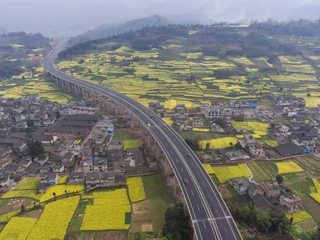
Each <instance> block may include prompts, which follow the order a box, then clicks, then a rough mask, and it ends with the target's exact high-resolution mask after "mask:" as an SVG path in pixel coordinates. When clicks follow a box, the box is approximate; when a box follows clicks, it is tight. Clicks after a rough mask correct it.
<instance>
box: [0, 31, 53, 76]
mask: <svg viewBox="0 0 320 240" xmlns="http://www.w3.org/2000/svg"><path fill="white" fill-rule="evenodd" d="M49 42H50V39H48V38H46V37H43V36H42V35H41V34H26V33H25V32H14V33H8V34H3V35H0V79H3V78H8V77H11V76H14V75H18V74H20V73H22V72H24V70H23V69H22V68H21V67H22V66H26V67H33V66H39V65H40V60H41V58H42V57H43V56H44V55H45V54H46V52H47V50H48V49H49V48H50V45H49Z"/></svg>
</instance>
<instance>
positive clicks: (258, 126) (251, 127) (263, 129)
mask: <svg viewBox="0 0 320 240" xmlns="http://www.w3.org/2000/svg"><path fill="white" fill-rule="evenodd" d="M232 126H233V127H234V128H235V129H240V128H241V129H246V130H248V131H255V133H256V134H259V135H266V133H267V132H268V128H269V127H270V125H269V124H268V123H261V122H232Z"/></svg>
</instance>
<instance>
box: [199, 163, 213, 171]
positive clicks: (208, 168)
mask: <svg viewBox="0 0 320 240" xmlns="http://www.w3.org/2000/svg"><path fill="white" fill-rule="evenodd" d="M202 166H203V167H204V169H205V170H206V171H207V173H208V174H215V171H214V170H213V168H212V167H211V165H210V164H207V163H205V164H202Z"/></svg>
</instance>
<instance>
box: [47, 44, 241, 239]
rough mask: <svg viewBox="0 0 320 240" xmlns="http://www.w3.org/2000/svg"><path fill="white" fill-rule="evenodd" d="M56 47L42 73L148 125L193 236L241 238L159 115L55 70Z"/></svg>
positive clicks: (207, 180)
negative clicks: (181, 199)
mask: <svg viewBox="0 0 320 240" xmlns="http://www.w3.org/2000/svg"><path fill="white" fill-rule="evenodd" d="M60 50H61V47H57V48H55V49H54V50H53V51H52V52H50V53H49V54H48V56H47V57H46V58H45V59H44V60H43V67H44V69H45V71H46V72H48V73H50V74H51V75H54V76H56V77H58V78H60V79H63V80H65V81H68V82H71V83H74V84H77V85H78V86H83V87H85V88H87V89H91V90H93V91H94V92H97V93H99V94H101V95H104V96H106V97H108V98H110V99H112V100H114V101H116V102H117V103H119V104H120V105H122V106H123V107H125V108H126V109H128V110H129V111H130V112H131V113H132V114H133V115H134V116H135V117H136V118H138V119H139V121H141V122H142V123H143V124H144V125H145V126H146V127H148V126H149V124H150V127H148V128H149V132H150V133H151V134H152V136H153V137H154V138H155V139H156V140H157V142H158V143H159V144H160V146H161V148H162V150H163V151H164V152H165V154H166V156H167V157H168V159H169V162H170V165H171V167H172V168H173V170H174V173H175V174H176V176H177V179H178V184H179V185H180V187H181V189H182V191H183V194H184V197H185V200H186V203H187V204H186V205H187V207H188V210H189V214H190V217H191V221H192V223H193V226H194V231H195V237H196V239H198V240H214V239H223V240H224V239H225V240H235V239H236V240H239V239H242V237H241V234H240V233H239V230H238V228H237V226H236V224H235V222H234V220H233V218H232V216H231V214H230V212H229V210H228V208H227V206H226V204H225V202H224V200H223V199H222V197H221V195H220V193H219V191H218V189H217V188H216V186H215V185H214V183H213V182H212V180H211V178H210V176H209V175H208V174H207V173H206V171H205V170H204V168H203V167H202V165H201V163H200V161H199V159H198V158H197V157H196V155H195V154H194V153H193V151H192V150H191V149H190V148H189V146H188V145H187V144H186V143H185V141H184V140H183V139H182V138H181V137H180V136H179V134H178V133H176V132H175V130H173V129H172V128H171V127H170V126H168V125H167V124H166V123H165V122H164V121H163V120H162V119H161V118H160V117H159V116H157V115H156V114H155V113H153V112H152V111H150V110H149V109H148V108H146V107H144V106H143V105H141V104H140V103H138V102H136V101H135V100H133V99H131V98H129V97H127V96H125V95H123V94H121V93H119V92H116V91H114V90H112V89H109V88H107V87H104V86H100V85H97V84H94V83H90V82H88V81H85V80H81V79H77V78H75V77H72V76H70V75H67V74H65V73H63V72H61V71H59V70H58V69H57V67H56V65H55V64H54V60H55V58H56V56H57V53H58V52H59V51H60Z"/></svg>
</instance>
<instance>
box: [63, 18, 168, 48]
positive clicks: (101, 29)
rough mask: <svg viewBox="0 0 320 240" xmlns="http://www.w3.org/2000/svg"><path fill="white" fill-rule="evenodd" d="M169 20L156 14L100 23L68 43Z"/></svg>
mask: <svg viewBox="0 0 320 240" xmlns="http://www.w3.org/2000/svg"><path fill="white" fill-rule="evenodd" d="M168 23H169V21H168V20H167V19H165V18H162V17H160V16H158V15H153V16H149V17H146V18H139V19H135V20H132V21H128V22H125V23H123V24H121V23H107V24H102V25H100V26H98V27H96V28H94V29H92V30H89V31H87V32H85V33H83V34H81V35H80V36H78V37H75V38H71V39H70V42H69V43H70V44H76V43H79V42H83V41H87V40H91V39H98V38H106V37H109V36H112V35H114V34H119V33H125V32H127V31H131V30H132V31H135V30H138V29H140V28H143V27H147V26H160V25H167V24H168Z"/></svg>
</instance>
